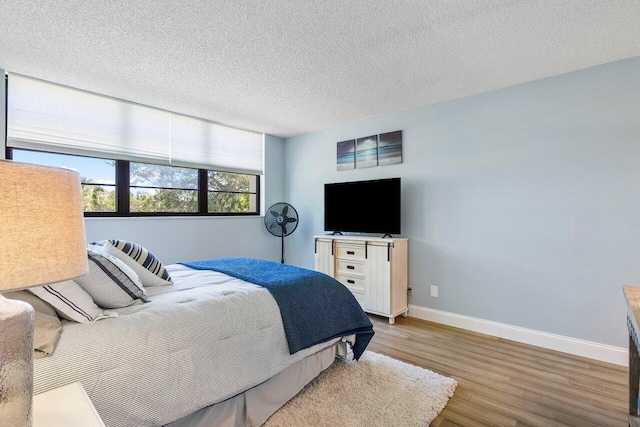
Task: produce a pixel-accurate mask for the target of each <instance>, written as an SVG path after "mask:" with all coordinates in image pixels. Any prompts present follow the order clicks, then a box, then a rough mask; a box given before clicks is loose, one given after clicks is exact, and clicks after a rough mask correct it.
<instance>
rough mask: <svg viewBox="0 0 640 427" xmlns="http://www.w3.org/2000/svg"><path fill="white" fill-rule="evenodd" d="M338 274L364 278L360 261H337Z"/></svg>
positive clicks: (362, 265)
mask: <svg viewBox="0 0 640 427" xmlns="http://www.w3.org/2000/svg"><path fill="white" fill-rule="evenodd" d="M336 266H337V267H338V273H339V274H346V275H350V274H354V275H361V276H364V263H363V262H362V261H355V260H354V261H346V260H343V259H339V260H338V261H337V262H336Z"/></svg>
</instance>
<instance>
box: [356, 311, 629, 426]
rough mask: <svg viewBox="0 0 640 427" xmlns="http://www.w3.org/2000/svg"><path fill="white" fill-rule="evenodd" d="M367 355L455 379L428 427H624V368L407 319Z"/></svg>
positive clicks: (385, 327) (379, 335)
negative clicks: (378, 355)
mask: <svg viewBox="0 0 640 427" xmlns="http://www.w3.org/2000/svg"><path fill="white" fill-rule="evenodd" d="M369 317H370V319H371V321H372V322H373V324H374V329H375V331H376V334H375V336H374V338H373V340H372V341H371V343H370V344H369V347H368V349H370V350H372V351H375V352H377V353H382V354H386V355H387V356H390V357H393V358H395V359H399V360H402V361H405V362H407V363H411V364H413V365H417V366H422V367H424V368H427V369H430V370H432V371H435V372H438V373H440V374H442V375H446V376H449V377H453V378H455V379H456V381H458V388H457V389H456V392H455V395H454V396H453V397H452V398H451V399H450V400H449V403H448V404H447V407H446V408H445V409H444V411H443V412H442V413H441V414H440V415H439V416H438V418H436V419H435V420H434V421H433V423H431V425H432V426H434V427H451V426H545V427H546V426H567V425H568V426H580V427H586V426H626V425H627V393H628V389H627V381H628V379H627V375H628V371H627V368H625V367H621V366H617V365H612V364H608V363H604V362H599V361H595V360H591V359H586V358H583V357H578V356H572V355H569V354H565V353H560V352H556V351H552V350H546V349H543V348H540V347H534V346H531V345H527V344H521V343H517V342H514V341H507V340H504V339H502V338H496V337H492V336H488V335H483V334H478V333H475V332H469V331H465V330H462V329H457V328H452V327H449V326H443V325H439V324H436V323H431V322H426V321H423V320H418V319H413V318H402V317H399V318H397V319H396V324H395V325H389V323H388V321H387V319H386V318H382V317H377V316H373V315H370V316H369Z"/></svg>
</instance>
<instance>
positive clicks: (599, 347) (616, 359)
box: [409, 304, 629, 366]
mask: <svg viewBox="0 0 640 427" xmlns="http://www.w3.org/2000/svg"><path fill="white" fill-rule="evenodd" d="M409 316H410V317H415V318H416V319H422V320H428V321H429V322H435V323H440V324H443V325H447V326H454V327H456V328H461V329H466V330H469V331H473V332H480V333H482V334H486V335H491V336H494V337H500V338H504V339H508V340H511V341H517V342H521V343H524V344H531V345H535V346H538V347H543V348H548V349H550V350H556V351H561V352H563V353H569V354H573V355H576V356H582V357H588V358H590V359H595V360H600V361H602V362H608V363H614V364H616V365H621V366H628V364H629V353H628V350H627V349H625V348H621V347H614V346H612V345H606V344H599V343H596V342H592V341H586V340H581V339H577V338H571V337H565V336H563V335H556V334H550V333H547V332H541V331H536V330H534V329H527V328H521V327H519V326H512V325H507V324H505V323H498V322H492V321H490V320H483V319H478V318H476V317H470V316H463V315H461V314H455V313H449V312H446V311H441V310H436V309H433V308H427V307H421V306H419V305H414V304H409Z"/></svg>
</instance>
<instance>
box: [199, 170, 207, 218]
mask: <svg viewBox="0 0 640 427" xmlns="http://www.w3.org/2000/svg"><path fill="white" fill-rule="evenodd" d="M198 213H201V214H207V213H209V171H207V170H206V169H198Z"/></svg>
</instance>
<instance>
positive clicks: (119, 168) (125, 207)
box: [116, 160, 131, 215]
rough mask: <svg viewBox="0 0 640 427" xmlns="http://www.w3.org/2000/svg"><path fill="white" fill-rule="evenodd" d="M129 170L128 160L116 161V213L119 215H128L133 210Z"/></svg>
mask: <svg viewBox="0 0 640 427" xmlns="http://www.w3.org/2000/svg"><path fill="white" fill-rule="evenodd" d="M129 169H130V167H129V162H128V161H127V160H116V212H117V213H118V214H119V215H128V214H129V213H130V209H131V206H130V192H131V190H130V189H131V186H130V178H129Z"/></svg>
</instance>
